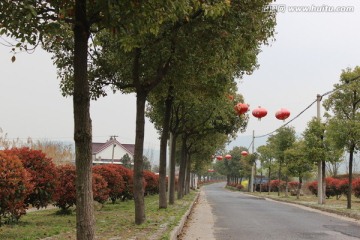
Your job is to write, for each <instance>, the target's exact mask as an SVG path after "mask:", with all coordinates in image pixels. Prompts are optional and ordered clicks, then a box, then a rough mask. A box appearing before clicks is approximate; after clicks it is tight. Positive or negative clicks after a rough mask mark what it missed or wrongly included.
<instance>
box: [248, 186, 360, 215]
mask: <svg viewBox="0 0 360 240" xmlns="http://www.w3.org/2000/svg"><path fill="white" fill-rule="evenodd" d="M249 194H251V195H255V196H258V197H266V198H271V199H274V200H278V201H283V202H290V203H297V204H301V205H304V206H308V207H312V208H316V209H319V210H324V211H327V212H332V213H336V214H340V215H344V216H348V217H352V218H355V219H359V220H360V199H359V198H356V197H355V196H352V197H351V200H352V201H351V209H347V208H346V207H347V199H346V196H341V197H340V199H338V200H337V199H336V198H335V197H332V198H326V199H325V204H324V205H320V204H318V203H317V202H318V200H317V197H316V196H315V195H310V194H305V195H304V196H300V198H299V199H296V196H290V193H289V196H288V197H285V193H281V194H280V196H278V193H277V192H271V193H270V195H268V193H267V192H263V193H259V192H254V193H249Z"/></svg>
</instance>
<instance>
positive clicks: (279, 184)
mask: <svg viewBox="0 0 360 240" xmlns="http://www.w3.org/2000/svg"><path fill="white" fill-rule="evenodd" d="M279 188H280V191H282V190H284V189H285V182H284V181H281V180H280V181H279V180H271V181H270V191H272V192H277V191H279Z"/></svg>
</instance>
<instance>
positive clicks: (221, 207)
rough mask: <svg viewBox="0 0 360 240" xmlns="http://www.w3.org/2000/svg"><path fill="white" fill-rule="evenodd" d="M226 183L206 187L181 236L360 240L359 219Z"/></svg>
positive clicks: (187, 238) (187, 239) (192, 239)
mask: <svg viewBox="0 0 360 240" xmlns="http://www.w3.org/2000/svg"><path fill="white" fill-rule="evenodd" d="M224 186H225V184H224V183H216V184H212V185H208V186H204V187H202V190H201V193H200V198H199V200H198V202H197V203H196V205H195V207H194V210H193V212H192V214H191V215H190V216H189V220H188V221H187V223H186V225H185V227H184V229H183V232H182V234H181V236H180V237H179V239H181V240H198V239H206V240H211V239H220V240H227V239H233V240H240V239H244V240H303V239H313V240H355V239H360V225H359V223H358V222H357V221H355V220H351V219H348V218H344V217H340V216H336V215H333V214H329V213H322V212H320V211H318V210H313V209H309V208H306V207H302V206H297V205H293V204H285V203H280V202H276V201H269V200H265V199H264V198H256V197H252V196H249V195H246V194H242V193H240V192H232V191H229V190H226V189H225V188H224Z"/></svg>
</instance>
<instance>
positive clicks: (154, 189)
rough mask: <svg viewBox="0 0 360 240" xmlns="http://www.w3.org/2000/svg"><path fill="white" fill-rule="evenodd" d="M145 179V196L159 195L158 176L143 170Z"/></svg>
mask: <svg viewBox="0 0 360 240" xmlns="http://www.w3.org/2000/svg"><path fill="white" fill-rule="evenodd" d="M143 174H144V179H145V182H146V184H145V195H148V194H149V195H153V194H158V193H159V176H158V175H156V174H155V173H153V172H150V171H147V170H144V171H143Z"/></svg>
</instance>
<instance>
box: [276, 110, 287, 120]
mask: <svg viewBox="0 0 360 240" xmlns="http://www.w3.org/2000/svg"><path fill="white" fill-rule="evenodd" d="M289 116H290V112H289V110H287V109H285V108H281V109H280V110H279V111H277V112H276V113H275V117H276V118H277V119H279V120H285V119H287V118H288V117H289Z"/></svg>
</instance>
